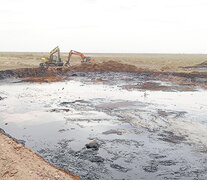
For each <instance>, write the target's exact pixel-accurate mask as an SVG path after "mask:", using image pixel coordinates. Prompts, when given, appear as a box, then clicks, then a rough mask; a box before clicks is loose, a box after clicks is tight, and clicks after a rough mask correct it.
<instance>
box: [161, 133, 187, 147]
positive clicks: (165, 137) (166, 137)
mask: <svg viewBox="0 0 207 180" xmlns="http://www.w3.org/2000/svg"><path fill="white" fill-rule="evenodd" d="M158 136H159V138H158V139H160V140H162V141H165V142H170V143H175V144H179V143H181V142H183V141H186V136H178V135H175V134H174V133H173V132H171V131H163V133H160V134H158Z"/></svg>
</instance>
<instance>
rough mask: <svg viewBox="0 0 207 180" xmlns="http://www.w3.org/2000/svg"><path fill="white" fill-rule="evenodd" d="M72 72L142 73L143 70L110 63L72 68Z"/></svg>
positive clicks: (114, 62) (127, 65) (113, 62)
mask: <svg viewBox="0 0 207 180" xmlns="http://www.w3.org/2000/svg"><path fill="white" fill-rule="evenodd" d="M70 70H71V71H76V72H140V71H143V70H142V69H138V68H137V67H136V66H134V65H129V64H122V63H119V62H116V61H108V62H103V63H99V64H95V63H91V64H89V63H87V64H86V63H85V64H81V65H79V66H72V67H70Z"/></svg>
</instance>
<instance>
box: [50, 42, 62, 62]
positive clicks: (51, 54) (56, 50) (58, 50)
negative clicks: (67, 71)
mask: <svg viewBox="0 0 207 180" xmlns="http://www.w3.org/2000/svg"><path fill="white" fill-rule="evenodd" d="M55 53H57V56H58V61H60V49H59V47H58V46H57V47H56V48H54V49H53V50H52V51H50V56H49V59H52V56H53V54H55Z"/></svg>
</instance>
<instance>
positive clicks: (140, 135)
mask: <svg viewBox="0 0 207 180" xmlns="http://www.w3.org/2000/svg"><path fill="white" fill-rule="evenodd" d="M147 78H148V80H146V81H149V82H150V83H147V82H146V83H145V84H147V85H150V86H153V85H156V86H164V87H175V86H176V88H177V89H176V91H175V89H173V88H169V89H168V90H167V91H165V90H164V89H162V88H161V89H159V90H158V89H157V88H156V89H153V88H151V89H149V88H146V89H145V88H137V87H136V88H129V89H127V88H123V87H122V86H125V85H127V86H134V85H136V86H137V84H138V85H139V84H141V83H143V80H144V79H146V75H145V74H134V73H86V74H84V73H77V76H71V77H70V80H65V81H63V82H53V83H51V82H50V83H41V84H40V83H34V82H33V83H29V82H19V83H13V82H15V81H14V80H7V83H4V82H1V84H0V97H1V99H0V127H1V128H2V129H4V130H5V132H6V133H8V134H10V135H11V136H13V137H15V138H16V139H20V140H23V141H25V146H26V147H28V148H30V149H32V150H33V151H35V152H36V153H38V154H39V155H41V156H42V157H43V158H45V159H46V160H47V161H49V162H50V163H52V164H54V165H55V166H57V167H58V168H62V169H65V170H67V171H70V172H72V173H74V174H77V175H79V176H80V177H81V178H82V179H196V178H197V179H207V154H206V152H207V141H206V139H207V132H206V128H207V119H206V112H207V91H206V90H203V89H199V88H195V87H189V89H190V90H188V91H185V90H183V88H182V85H181V86H179V85H177V84H171V83H169V82H158V81H154V80H153V79H150V77H149V76H147ZM94 79H97V81H96V80H95V81H94ZM100 79H101V80H100ZM90 80H91V81H90ZM16 81H18V80H16ZM180 89H182V90H180ZM92 141H96V142H98V144H99V145H100V146H99V148H98V149H96V150H94V149H87V148H86V146H85V145H86V144H88V143H90V142H92Z"/></svg>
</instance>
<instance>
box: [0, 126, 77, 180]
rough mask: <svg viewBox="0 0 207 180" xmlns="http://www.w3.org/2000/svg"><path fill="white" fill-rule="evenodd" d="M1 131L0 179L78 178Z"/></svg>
mask: <svg viewBox="0 0 207 180" xmlns="http://www.w3.org/2000/svg"><path fill="white" fill-rule="evenodd" d="M2 132H4V131H2V130H0V147H1V148H0V170H1V171H0V179H5V180H6V179H42V180H46V179H51V180H57V179H59V180H65V179H67V180H72V179H74V180H78V179H80V178H79V177H78V176H75V175H71V174H69V173H68V172H66V171H63V170H60V169H58V168H56V167H55V166H52V165H51V164H49V163H48V162H46V161H44V160H43V159H42V158H41V157H40V156H38V155H37V154H35V153H34V152H32V151H31V150H30V149H27V148H25V147H24V146H23V145H22V144H18V143H17V142H16V141H14V140H13V139H11V138H9V137H7V136H8V134H6V135H7V136H5V135H4V134H3V133H2ZM4 133H5V132H4Z"/></svg>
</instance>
